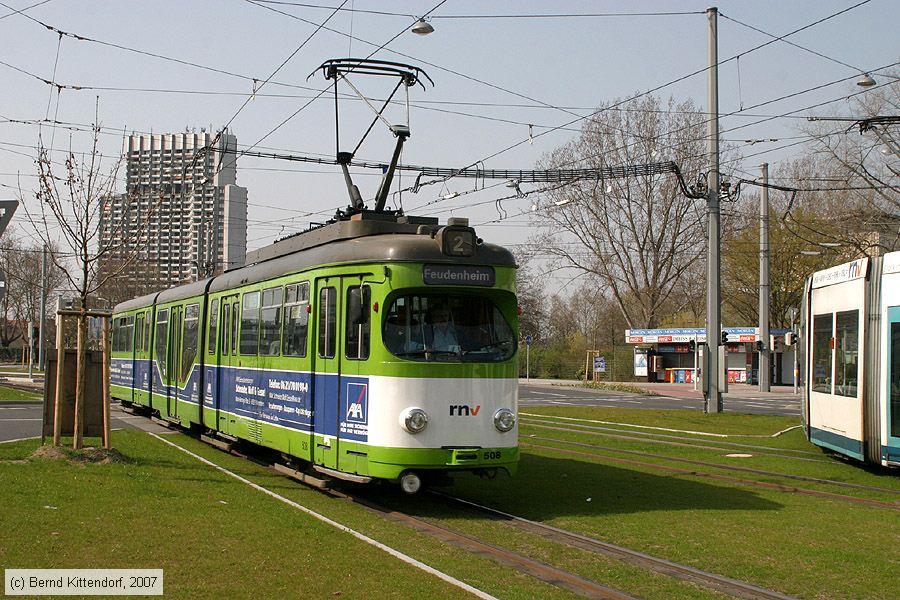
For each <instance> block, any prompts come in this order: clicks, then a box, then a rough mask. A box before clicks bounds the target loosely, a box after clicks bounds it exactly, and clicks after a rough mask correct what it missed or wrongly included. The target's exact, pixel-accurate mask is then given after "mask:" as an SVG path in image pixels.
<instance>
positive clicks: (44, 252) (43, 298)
mask: <svg viewBox="0 0 900 600" xmlns="http://www.w3.org/2000/svg"><path fill="white" fill-rule="evenodd" d="M40 311H41V316H40V321H39V323H38V368H39V369H40V370H41V371H43V370H44V322H45V321H46V320H47V317H46V315H47V245H46V244H44V248H43V250H42V251H41V308H40Z"/></svg>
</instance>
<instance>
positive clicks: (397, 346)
mask: <svg viewBox="0 0 900 600" xmlns="http://www.w3.org/2000/svg"><path fill="white" fill-rule="evenodd" d="M382 340H383V341H384V345H385V347H386V348H387V349H388V350H389V351H390V352H391V353H393V354H394V355H396V356H399V357H401V358H406V359H409V360H418V361H440V362H503V361H506V360H509V359H510V358H512V356H513V355H514V354H515V352H516V340H515V337H514V336H513V332H512V328H511V327H510V326H509V323H508V322H507V321H506V318H505V317H504V316H503V313H501V312H500V309H499V308H498V307H497V306H496V305H495V304H494V303H493V302H492V301H491V299H490V298H486V297H481V296H468V295H463V294H459V295H452V294H441V295H437V294H422V295H418V294H410V295H406V296H398V297H396V298H394V300H393V301H392V302H391V303H390V307H389V308H388V310H387V311H386V312H385V321H384V325H383V329H382Z"/></svg>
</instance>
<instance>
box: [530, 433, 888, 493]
mask: <svg viewBox="0 0 900 600" xmlns="http://www.w3.org/2000/svg"><path fill="white" fill-rule="evenodd" d="M531 439H536V438H531ZM537 439H541V440H544V441H550V442H557V443H563V444H570V445H576V446H577V445H583V446H587V447H589V448H590V447H593V446H591V445H590V444H578V443H577V442H563V441H560V440H556V439H553V438H537ZM523 446H524V447H526V448H538V449H541V450H550V451H552V452H559V453H560V454H567V455H571V456H580V457H583V458H593V459H597V460H605V461H609V462H614V463H620V464H626V465H632V466H638V467H647V468H650V469H656V470H658V471H666V472H668V473H676V474H679V475H691V476H694V477H705V478H707V479H715V480H718V481H726V482H728V483H735V484H738V485H744V486H750V487H760V488H765V489H770V490H776V491H779V492H787V493H791V494H804V495H807V496H817V497H819V498H828V499H829V500H840V501H843V502H849V503H852V504H865V505H867V506H873V507H875V508H886V509H890V510H900V501H895V502H886V501H883V500H871V499H869V498H858V497H856V496H848V495H846V494H836V493H834V492H823V491H819V490H810V489H807V488H799V487H793V486H789V485H783V484H780V483H769V482H767V481H757V480H755V479H741V478H740V477H731V476H729V475H718V474H716V473H707V472H704V471H697V470H691V469H679V468H678V467H668V466H665V465H659V464H655V463H649V462H643V461H639V460H632V459H628V458H618V457H615V456H608V455H606V454H597V453H593V452H579V451H577V450H566V449H565V448H555V447H553V446H541V445H540V444H528V443H521V442H520V443H519V447H523ZM613 452H626V453H631V452H632V451H621V450H613ZM634 454H640V453H638V452H634ZM651 456H653V455H651ZM700 464H702V465H704V466H711V465H708V464H707V463H700Z"/></svg>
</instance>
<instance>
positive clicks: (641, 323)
mask: <svg viewBox="0 0 900 600" xmlns="http://www.w3.org/2000/svg"><path fill="white" fill-rule="evenodd" d="M607 106H614V107H616V108H615V109H603V107H601V110H600V111H599V112H598V113H597V114H596V115H595V116H594V117H593V118H591V119H590V120H589V121H588V122H587V123H586V124H585V126H584V128H583V130H582V132H581V134H580V135H579V136H578V137H577V138H576V139H574V140H573V141H571V142H569V143H568V144H566V145H564V146H562V147H560V148H558V149H556V150H555V151H554V152H552V153H551V155H550V156H549V157H548V159H547V160H546V161H545V162H546V166H547V167H548V168H562V167H566V168H572V167H578V168H592V167H593V168H603V167H609V166H624V165H636V164H645V163H650V162H661V161H663V160H673V161H675V162H676V163H677V164H678V165H679V167H680V168H681V170H682V172H684V173H686V174H693V175H694V176H696V175H697V174H698V173H699V172H700V171H701V169H702V168H703V165H704V160H705V159H704V156H705V154H704V145H703V140H704V139H705V126H706V119H705V117H704V115H702V114H701V113H699V112H698V110H697V108H696V106H695V105H694V104H693V102H692V101H686V102H681V103H676V102H675V101H674V100H672V99H669V100H668V102H667V103H664V102H663V101H661V100H660V99H659V98H656V97H654V96H644V97H642V98H639V99H636V100H631V101H628V102H625V103H624V104H622V103H619V102H613V103H611V104H609V105H607ZM550 197H551V200H553V205H551V207H550V209H549V210H546V211H538V212H536V213H535V218H536V219H537V224H538V225H540V226H542V227H543V228H544V233H543V234H542V236H541V237H540V238H539V239H538V240H537V242H538V243H539V244H540V246H541V247H543V248H545V249H546V251H548V252H549V253H550V254H551V255H552V256H554V257H556V259H557V263H558V264H559V265H560V266H565V267H570V268H574V269H576V270H577V271H580V272H583V273H587V274H590V275H593V276H595V277H596V278H597V279H598V280H599V281H600V282H602V283H603V284H604V285H605V287H606V288H607V289H608V290H609V293H610V295H611V297H612V298H613V299H614V301H615V302H616V304H617V305H618V307H619V309H620V310H621V311H622V314H623V316H624V317H625V320H626V322H627V323H628V326H630V327H632V328H635V327H655V326H657V325H658V323H659V321H660V318H661V315H663V314H664V313H666V312H677V311H678V310H681V306H680V305H682V304H686V303H687V302H688V299H687V298H685V297H684V294H680V295H679V294H675V290H676V289H677V284H678V283H679V282H680V281H681V280H682V278H683V277H684V276H685V274H687V273H689V272H692V269H693V268H694V267H695V266H696V265H697V263H698V262H702V260H703V257H704V254H703V253H702V252H700V251H699V249H701V248H702V247H703V245H704V243H705V237H706V232H705V203H704V201H703V200H696V199H691V198H688V197H686V196H685V195H684V194H683V193H682V192H681V190H680V189H679V187H678V182H677V180H676V178H675V177H674V176H673V175H646V176H637V177H629V178H627V179H616V180H609V181H579V182H575V183H573V184H571V185H568V186H565V187H562V188H559V189H557V190H555V191H553V192H550ZM676 300H677V302H676ZM675 304H678V305H677V306H676V305H675Z"/></svg>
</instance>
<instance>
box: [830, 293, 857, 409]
mask: <svg viewBox="0 0 900 600" xmlns="http://www.w3.org/2000/svg"><path fill="white" fill-rule="evenodd" d="M835 330H836V331H835V336H834V353H835V365H834V384H835V386H834V393H835V394H837V395H838V396H850V397H854V398H855V397H856V390H857V385H858V384H859V311H856V310H848V311H847V312H839V313H838V314H837V323H836V327H835Z"/></svg>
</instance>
